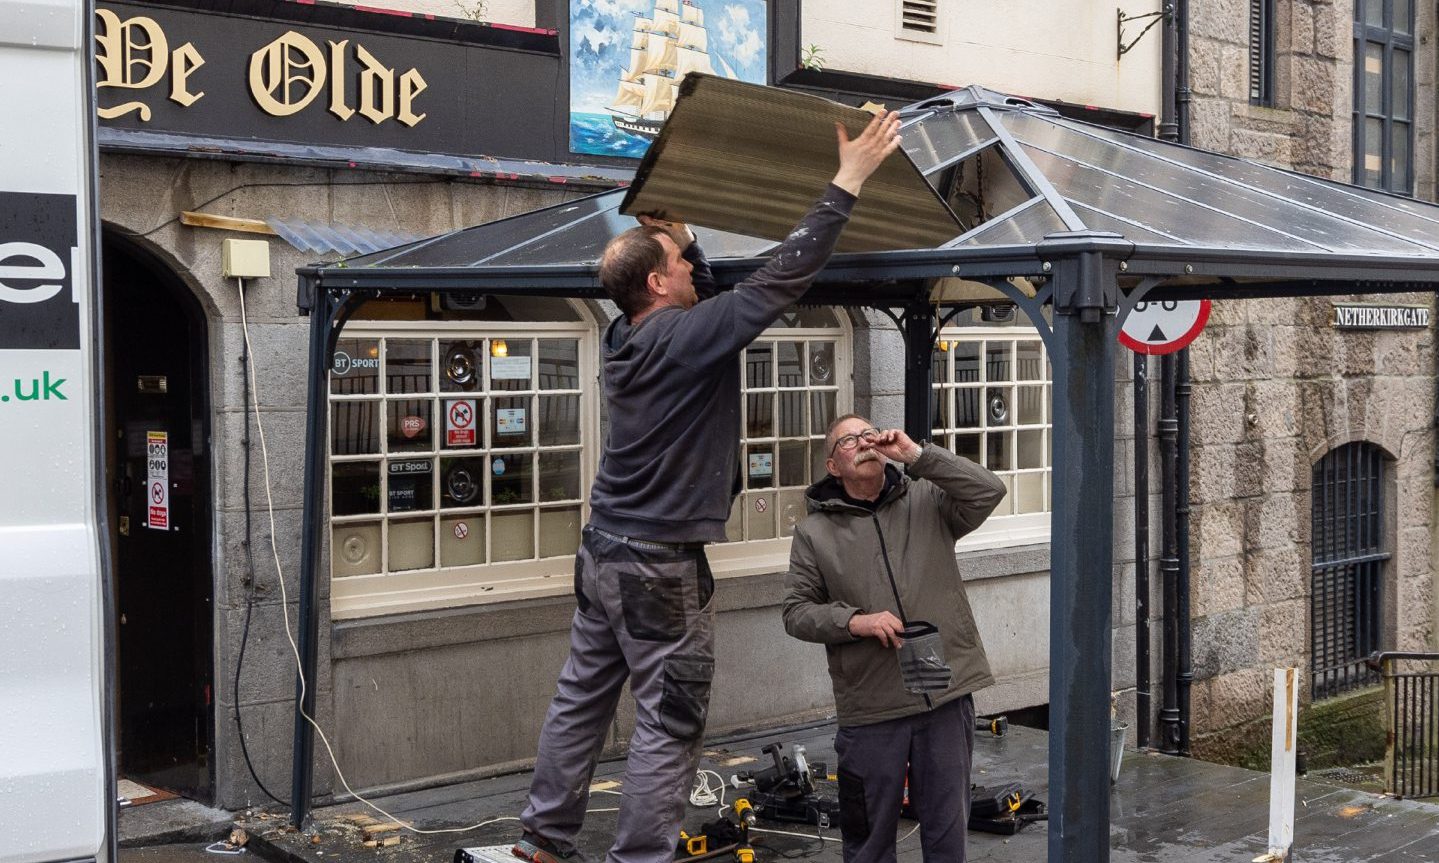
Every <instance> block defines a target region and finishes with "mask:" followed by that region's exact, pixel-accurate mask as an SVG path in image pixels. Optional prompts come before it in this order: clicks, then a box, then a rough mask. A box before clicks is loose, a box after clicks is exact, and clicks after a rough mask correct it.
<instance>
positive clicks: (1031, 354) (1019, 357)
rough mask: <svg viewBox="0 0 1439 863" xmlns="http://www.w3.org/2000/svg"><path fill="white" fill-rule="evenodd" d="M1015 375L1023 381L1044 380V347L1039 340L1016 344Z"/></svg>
mask: <svg viewBox="0 0 1439 863" xmlns="http://www.w3.org/2000/svg"><path fill="white" fill-rule="evenodd" d="M1014 371H1015V377H1016V378H1018V379H1019V380H1022V381H1042V380H1044V348H1043V347H1042V346H1041V345H1040V343H1039V342H1019V343H1018V344H1016V345H1015V358H1014Z"/></svg>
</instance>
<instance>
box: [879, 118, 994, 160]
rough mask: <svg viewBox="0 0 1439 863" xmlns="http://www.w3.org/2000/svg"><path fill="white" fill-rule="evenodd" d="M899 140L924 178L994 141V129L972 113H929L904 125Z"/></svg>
mask: <svg viewBox="0 0 1439 863" xmlns="http://www.w3.org/2000/svg"><path fill="white" fill-rule="evenodd" d="M901 138H902V139H903V141H904V144H903V146H904V152H905V153H907V154H909V158H910V160H911V161H913V162H914V165H915V167H917V168H919V170H920V171H922V172H923V173H925V174H926V175H927V174H930V173H932V172H934V171H937V170H939V169H941V168H943V167H945V166H947V165H950V164H952V163H954V161H955V160H957V159H958V158H960V156H962V155H964V154H965V153H968V152H971V151H973V150H977V149H979V148H980V147H982V146H984V145H985V144H987V143H989V142H992V141H994V140H995V136H994V130H993V129H991V128H989V124H988V123H986V122H985V121H984V118H983V117H981V116H979V114H978V113H976V112H974V111H965V112H962V113H961V112H957V111H943V112H940V113H931V114H929V115H928V116H924V117H921V118H919V119H917V120H915V121H913V122H910V123H906V124H905V126H904V130H903V132H902V133H901Z"/></svg>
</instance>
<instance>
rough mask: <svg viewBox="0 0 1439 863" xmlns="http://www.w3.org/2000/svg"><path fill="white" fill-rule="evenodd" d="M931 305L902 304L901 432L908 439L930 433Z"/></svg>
mask: <svg viewBox="0 0 1439 863" xmlns="http://www.w3.org/2000/svg"><path fill="white" fill-rule="evenodd" d="M933 318H934V312H933V307H932V306H931V305H930V304H929V303H928V302H927V301H925V300H914V301H912V302H910V303H909V304H908V305H906V306H905V307H904V314H903V316H902V318H901V323H902V325H903V326H902V327H901V332H902V333H903V334H904V433H905V434H907V435H909V437H910V439H911V440H916V441H922V440H929V436H930V435H931V434H932V428H933V427H932V426H931V425H930V416H929V393H930V387H931V386H933V384H934V377H933V376H934V340H935V339H936V338H937V337H938V335H939V334H938V332H936V330H935V328H934V322H933Z"/></svg>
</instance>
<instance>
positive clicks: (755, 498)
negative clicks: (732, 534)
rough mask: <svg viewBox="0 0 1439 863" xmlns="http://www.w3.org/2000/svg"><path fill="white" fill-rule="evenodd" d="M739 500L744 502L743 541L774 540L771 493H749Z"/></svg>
mask: <svg viewBox="0 0 1439 863" xmlns="http://www.w3.org/2000/svg"><path fill="white" fill-rule="evenodd" d="M740 500H742V501H744V502H745V539H752V540H753V539H774V538H775V536H777V535H778V533H777V531H776V530H775V516H776V514H777V513H776V512H775V511H776V510H777V509H779V507H778V506H776V505H775V494H774V492H772V491H765V492H751V493H749V494H747V495H744V496H742V497H741V498H740Z"/></svg>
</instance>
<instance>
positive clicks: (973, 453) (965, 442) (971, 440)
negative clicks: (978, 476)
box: [954, 434, 984, 464]
mask: <svg viewBox="0 0 1439 863" xmlns="http://www.w3.org/2000/svg"><path fill="white" fill-rule="evenodd" d="M954 451H955V452H956V453H958V454H960V455H962V456H964V457H965V458H967V459H969V460H970V461H972V462H975V463H977V464H984V459H982V458H981V457H980V455H979V435H977V434H960V435H955V436H954Z"/></svg>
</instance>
